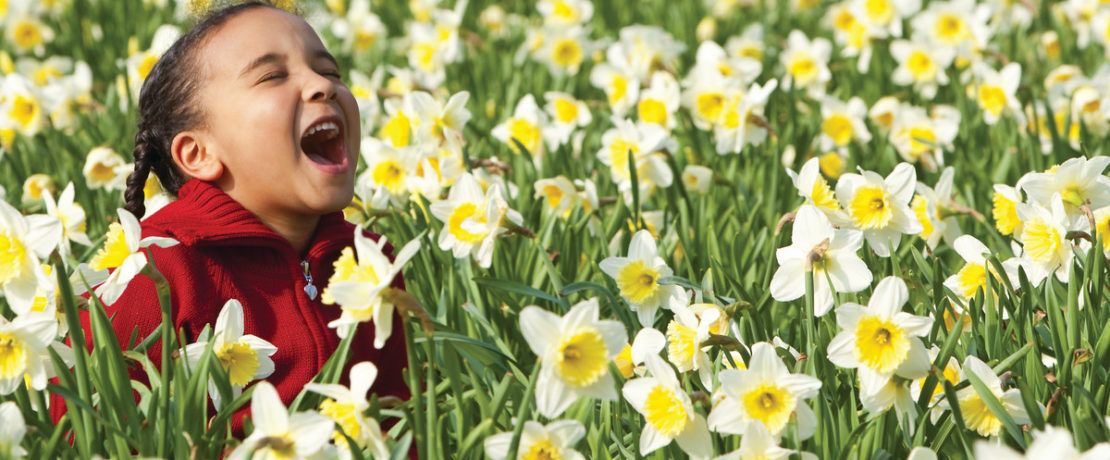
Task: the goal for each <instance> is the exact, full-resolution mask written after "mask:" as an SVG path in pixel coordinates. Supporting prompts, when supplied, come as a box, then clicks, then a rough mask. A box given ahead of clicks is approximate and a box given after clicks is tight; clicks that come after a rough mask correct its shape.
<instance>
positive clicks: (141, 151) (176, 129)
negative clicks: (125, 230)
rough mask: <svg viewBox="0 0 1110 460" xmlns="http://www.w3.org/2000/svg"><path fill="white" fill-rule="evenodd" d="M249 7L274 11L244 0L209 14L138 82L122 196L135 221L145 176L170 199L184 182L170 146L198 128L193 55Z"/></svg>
mask: <svg viewBox="0 0 1110 460" xmlns="http://www.w3.org/2000/svg"><path fill="white" fill-rule="evenodd" d="M255 8H277V7H276V6H274V4H272V3H269V2H262V1H250V2H243V3H239V4H233V5H231V6H227V7H224V8H220V9H218V10H214V11H212V12H211V13H209V14H207V15H206V16H205V17H204V18H203V19H202V20H200V22H198V23H197V24H196V25H195V26H193V28H192V29H191V30H189V32H188V33H186V34H185V35H182V36H181V38H178V39H177V41H175V42H174V43H173V45H172V46H170V48H169V49H168V50H166V52H165V53H164V54H163V55H162V57H161V58H159V59H158V62H157V63H156V64H155V65H154V68H153V69H151V71H150V74H149V75H147V78H146V80H145V81H144V82H143V86H142V89H141V90H140V91H139V132H138V133H136V134H135V150H134V155H135V171H134V172H132V173H131V174H130V175H129V176H127V190H126V191H124V194H123V196H124V200H125V201H126V204H125V206H124V208H125V209H127V210H128V211H130V212H131V213H132V214H134V215H135V216H136V217H142V216H143V215H144V214H146V206H145V205H144V203H143V201H144V198H145V194H144V191H143V189H144V187H145V186H146V181H147V179H148V178H149V177H150V173H151V172H154V175H155V176H157V177H158V180H159V181H160V182H161V183H162V188H164V189H165V190H166V191H167V192H169V193H171V194H173V195H175V196H176V195H177V191H178V190H179V189H180V188H181V186H182V185H185V182H187V181H188V180H189V177H188V176H186V175H185V174H184V173H182V172H181V170H180V169H178V168H177V165H175V164H174V162H173V157H172V156H171V155H170V145H171V143H172V142H173V138H174V136H176V135H177V133H180V132H182V131H185V130H187V129H192V128H195V127H197V126H199V125H201V124H202V123H203V112H202V110H201V109H200V108H199V107H197V104H196V103H195V101H194V100H193V99H194V95H195V94H196V90H197V89H198V86H199V85H198V79H199V78H198V76H197V74H196V70H195V69H197V68H198V66H197V65H196V62H195V59H196V56H195V54H196V53H195V52H194V51H195V50H196V49H197V48H198V45H201V44H203V43H204V41H205V40H206V39H207V38H208V36H209V35H210V33H211V32H212V31H213V30H216V29H217V28H218V27H219V26H221V25H223V24H224V23H226V22H227V21H228V20H229V19H231V18H232V17H235V16H237V15H239V14H240V13H242V12H244V11H248V10H252V9H255Z"/></svg>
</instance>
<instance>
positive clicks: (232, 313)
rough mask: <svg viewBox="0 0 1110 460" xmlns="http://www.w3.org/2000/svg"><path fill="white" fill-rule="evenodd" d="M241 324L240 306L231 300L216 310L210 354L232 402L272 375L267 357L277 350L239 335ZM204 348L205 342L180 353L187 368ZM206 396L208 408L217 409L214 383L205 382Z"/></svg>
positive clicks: (259, 340) (271, 345)
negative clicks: (222, 373)
mask: <svg viewBox="0 0 1110 460" xmlns="http://www.w3.org/2000/svg"><path fill="white" fill-rule="evenodd" d="M244 323H245V318H244V317H243V305H242V304H241V303H239V301H238V300H235V299H231V300H228V301H227V302H225V303H224V306H223V308H222V309H220V315H219V316H217V317H216V324H215V326H214V327H213V329H212V353H214V354H215V355H216V359H218V360H219V363H220V366H222V367H223V368H224V370H225V371H227V374H228V377H229V382H230V383H231V389H232V395H233V396H232V398H238V397H239V395H240V394H242V393H243V387H245V386H246V385H247V384H248V383H250V382H253V381H255V380H258V379H264V378H266V377H269V376H270V374H273V373H274V361H273V359H271V358H270V357H271V356H273V355H274V353H277V347H275V346H274V345H273V344H272V343H270V342H267V341H266V340H263V339H260V338H258V337H256V336H255V335H253V334H247V335H243V327H244ZM207 347H208V342H197V343H191V344H189V345H186V346H185V349H184V350H183V351H184V354H185V358H186V359H187V360H188V361H189V363H190V366H192V367H196V365H197V364H198V363H199V362H200V358H201V357H202V356H203V355H204V350H206V349H207ZM208 395H209V396H210V397H211V398H212V405H214V406H215V407H216V408H219V407H220V405H221V398H220V392H219V390H218V389H217V387H216V385H215V383H212V382H209V384H208Z"/></svg>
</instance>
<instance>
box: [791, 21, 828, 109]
mask: <svg viewBox="0 0 1110 460" xmlns="http://www.w3.org/2000/svg"><path fill="white" fill-rule="evenodd" d="M786 41H787V43H786V49H784V50H783V52H782V54H781V55H779V61H780V62H781V63H782V67H783V68H784V69H785V70H786V72H785V77H784V78H783V82H782V87H783V89H786V90H791V89H795V88H796V89H799V90H801V89H804V90H806V93H807V95H808V96H809V97H811V98H813V99H817V98H820V97H821V96H823V95H824V94H825V86H826V85H827V84H828V83H829V80H831V79H832V73H831V72H829V57H830V55H831V54H832V44H830V43H829V41H828V40H827V39H825V38H823V37H818V38H815V39H813V40H810V39H809V37H807V36H806V34H805V32H802V31H801V30H792V31H790V35H789V36H787V38H786Z"/></svg>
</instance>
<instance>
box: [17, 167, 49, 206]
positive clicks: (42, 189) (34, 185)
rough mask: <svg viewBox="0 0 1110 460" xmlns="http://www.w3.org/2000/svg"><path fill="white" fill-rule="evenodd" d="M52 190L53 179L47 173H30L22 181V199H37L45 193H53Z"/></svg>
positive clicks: (30, 200) (31, 200) (27, 200)
mask: <svg viewBox="0 0 1110 460" xmlns="http://www.w3.org/2000/svg"><path fill="white" fill-rule="evenodd" d="M54 190H55V189H54V179H51V178H50V176H49V175H46V174H41V173H40V174H31V175H30V176H28V177H27V180H24V181H23V201H24V202H25V203H27V202H34V201H39V200H41V199H42V197H43V195H44V194H45V193H54Z"/></svg>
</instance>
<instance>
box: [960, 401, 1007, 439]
mask: <svg viewBox="0 0 1110 460" xmlns="http://www.w3.org/2000/svg"><path fill="white" fill-rule="evenodd" d="M960 413H961V414H962V415H963V416H964V423H965V424H966V425H967V427H968V428H971V429H973V430H975V431H978V432H979V434H980V435H982V436H998V434H999V432H1000V431H1001V430H1002V421H1001V420H999V419H998V417H995V416H994V413H992V412H991V411H990V409H989V408H988V407H987V403H985V402H983V399H982V398H980V397H979V394H978V393H972V394H971V395H969V396H967V397H965V398H963V399H960Z"/></svg>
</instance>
